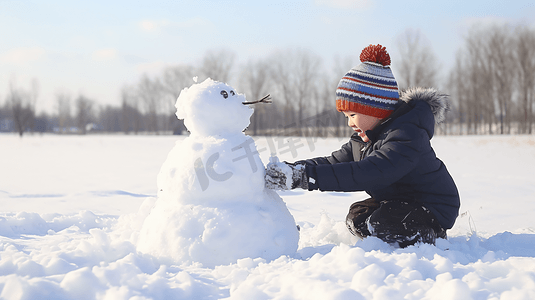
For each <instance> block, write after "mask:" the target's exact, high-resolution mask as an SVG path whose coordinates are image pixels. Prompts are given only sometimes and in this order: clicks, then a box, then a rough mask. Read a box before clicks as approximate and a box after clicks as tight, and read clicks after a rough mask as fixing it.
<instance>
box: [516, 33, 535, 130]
mask: <svg viewBox="0 0 535 300" xmlns="http://www.w3.org/2000/svg"><path fill="white" fill-rule="evenodd" d="M515 45H516V47H515V48H514V49H515V62H516V64H515V65H516V69H517V71H518V80H517V82H518V89H519V100H520V132H522V133H529V134H532V130H533V123H535V120H534V118H533V114H534V113H535V112H534V111H533V109H534V103H535V31H534V30H532V29H529V28H527V27H525V26H521V27H519V28H517V30H516V40H515Z"/></svg>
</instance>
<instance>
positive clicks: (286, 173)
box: [265, 159, 308, 190]
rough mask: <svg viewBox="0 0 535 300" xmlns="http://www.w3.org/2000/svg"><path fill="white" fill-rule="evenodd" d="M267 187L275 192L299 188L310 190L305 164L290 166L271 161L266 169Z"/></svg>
mask: <svg viewBox="0 0 535 300" xmlns="http://www.w3.org/2000/svg"><path fill="white" fill-rule="evenodd" d="M265 182H266V187H267V188H268V189H273V190H289V189H295V188H297V187H300V188H303V189H308V182H307V178H306V174H305V165H304V164H301V163H299V164H288V163H286V162H279V161H278V159H276V160H271V161H270V163H269V164H268V165H267V167H266V176H265Z"/></svg>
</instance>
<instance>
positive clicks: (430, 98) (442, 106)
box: [399, 87, 449, 124]
mask: <svg viewBox="0 0 535 300" xmlns="http://www.w3.org/2000/svg"><path fill="white" fill-rule="evenodd" d="M399 99H400V100H402V101H404V102H407V103H408V102H410V101H413V100H421V101H425V102H427V104H429V106H430V107H431V111H432V112H433V115H434V116H435V124H440V123H442V122H443V121H444V120H445V119H446V112H447V111H448V110H449V96H448V95H446V94H442V93H440V92H439V91H438V90H437V89H435V88H422V87H413V88H408V89H407V90H404V91H402V92H401V93H400V97H399Z"/></svg>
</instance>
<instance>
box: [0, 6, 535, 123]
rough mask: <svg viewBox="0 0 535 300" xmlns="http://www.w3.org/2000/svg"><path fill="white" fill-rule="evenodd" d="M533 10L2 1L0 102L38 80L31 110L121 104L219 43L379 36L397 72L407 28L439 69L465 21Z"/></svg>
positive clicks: (249, 46) (258, 48) (326, 52)
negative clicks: (78, 100)
mask: <svg viewBox="0 0 535 300" xmlns="http://www.w3.org/2000/svg"><path fill="white" fill-rule="evenodd" d="M534 15H535V2H534V1H527V0H518V1H517V0H506V1H482V0H475V1H467V0H464V1H457V0H448V1H445V0H443V1H430V0H427V1H420V0H411V1H399V0H397V1H396V0H392V1H391V0H330V1H329V0H296V1H278V0H275V1H251V0H239V1H231V0H225V1H218V0H195V1H181V0H176V1H161V0H152V1H123V0H119V1H109V0H107V1H100V0H93V1H74V0H49V1H38V0H34V1H28V0H0V105H1V104H3V103H4V102H5V98H6V95H7V94H8V92H9V88H10V86H15V87H18V88H24V89H28V90H29V89H30V86H31V84H32V80H34V79H36V80H37V82H38V86H39V94H38V98H37V103H36V108H37V111H38V112H43V111H44V112H49V113H53V112H55V103H56V100H55V98H56V95H57V94H58V93H60V92H63V93H68V94H70V95H71V96H72V97H73V98H75V97H77V96H78V95H79V94H83V95H85V96H87V97H89V98H90V99H93V100H95V101H96V102H97V103H98V104H101V105H105V104H109V105H116V106H118V105H119V104H120V91H121V88H122V87H123V86H125V85H129V84H130V85H131V84H134V83H135V82H137V81H138V80H139V78H140V77H141V76H142V75H143V74H148V75H149V76H156V75H158V73H159V72H161V71H162V70H163V68H164V67H166V66H171V65H178V64H190V65H198V64H199V63H200V61H201V60H202V57H203V56H204V55H205V54H206V52H207V51H214V50H221V49H225V50H229V51H232V52H234V53H235V54H236V56H237V63H238V64H239V63H244V62H247V61H248V60H255V59H262V58H264V57H267V56H268V55H269V54H270V53H274V52H275V51H286V50H290V49H304V50H307V51H310V52H311V53H313V54H315V55H317V56H319V57H321V58H322V60H323V63H324V65H327V66H328V65H329V64H332V63H333V61H334V60H335V58H337V57H338V58H347V57H350V58H353V57H354V58H355V61H356V59H357V58H358V55H359V54H360V51H361V50H362V49H363V48H364V47H365V46H367V45H369V44H377V43H379V44H382V45H383V46H385V47H386V48H387V50H388V51H389V53H390V54H391V57H392V67H393V71H394V74H395V64H396V55H397V50H396V41H397V39H399V36H400V35H401V34H402V33H403V32H404V31H405V30H407V29H413V30H418V31H419V32H420V34H422V35H423V36H425V37H426V38H427V40H428V41H429V44H430V46H431V49H432V51H433V52H434V54H435V56H436V57H437V59H438V60H439V64H440V66H441V67H442V69H443V70H444V72H446V71H447V70H448V69H449V68H450V67H451V65H452V64H453V62H454V60H455V54H456V52H457V51H458V49H460V48H461V47H462V45H463V41H464V37H465V36H466V33H467V32H468V30H469V29H470V28H471V27H472V26H475V25H477V24H479V25H489V24H494V23H497V24H505V23H507V24H511V25H520V24H522V25H526V26H529V27H532V28H535V20H534V18H533V17H532V16H534ZM340 76H343V74H340ZM216 80H217V79H216ZM192 83H193V82H192ZM228 83H229V84H230V85H233V82H228Z"/></svg>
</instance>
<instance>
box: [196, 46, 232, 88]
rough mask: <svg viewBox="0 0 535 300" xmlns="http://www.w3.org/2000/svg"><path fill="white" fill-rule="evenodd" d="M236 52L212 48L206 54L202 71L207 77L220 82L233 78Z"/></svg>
mask: <svg viewBox="0 0 535 300" xmlns="http://www.w3.org/2000/svg"><path fill="white" fill-rule="evenodd" d="M235 61H236V54H235V53H234V52H232V51H229V50H219V51H213V50H210V51H208V52H206V54H205V55H204V58H203V61H202V64H201V69H200V71H201V72H202V74H203V75H204V77H205V78H207V77H208V78H212V79H213V80H217V81H220V82H229V81H230V79H231V75H232V71H233V68H234V63H235Z"/></svg>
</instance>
